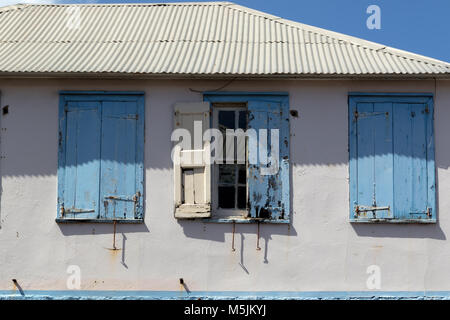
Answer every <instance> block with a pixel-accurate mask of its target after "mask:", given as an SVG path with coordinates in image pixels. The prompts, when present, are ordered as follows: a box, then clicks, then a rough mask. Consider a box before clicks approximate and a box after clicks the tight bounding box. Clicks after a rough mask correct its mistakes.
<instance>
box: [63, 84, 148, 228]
mask: <svg viewBox="0 0 450 320" xmlns="http://www.w3.org/2000/svg"><path fill="white" fill-rule="evenodd" d="M93 96H97V97H96V98H93ZM118 98H119V99H120V100H119V101H135V102H136V103H137V112H138V117H140V118H141V120H142V121H138V123H137V132H139V133H140V134H138V135H137V137H136V165H137V168H138V170H136V176H135V179H136V188H137V190H138V191H140V192H141V196H140V198H139V200H138V201H139V203H138V205H139V206H140V210H141V215H140V217H139V218H136V219H95V218H86V219H73V218H64V217H61V201H63V200H64V181H65V164H66V161H65V160H66V149H65V135H66V130H67V124H66V123H65V121H66V117H65V106H66V103H67V102H68V101H93V100H94V99H97V100H98V101H100V102H103V101H118ZM58 123H59V124H58V172H57V179H58V180H57V181H58V182H57V183H58V198H57V216H56V219H55V221H56V222H57V223H124V224H136V223H143V222H144V215H145V206H144V203H145V201H144V197H145V182H144V176H145V174H144V153H145V93H144V92H143V91H66V90H62V91H60V92H59V114H58ZM100 183H101V181H100V180H99V187H100ZM98 206H99V208H100V203H99V204H98Z"/></svg>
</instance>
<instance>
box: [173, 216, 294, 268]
mask: <svg viewBox="0 0 450 320" xmlns="http://www.w3.org/2000/svg"><path fill="white" fill-rule="evenodd" d="M178 224H179V225H180V226H181V227H182V228H183V232H184V234H185V235H186V236H187V237H190V238H195V239H200V240H209V241H217V242H225V234H228V235H229V236H228V237H227V238H228V241H229V247H230V251H232V249H233V240H232V239H233V224H232V223H205V222H203V223H202V222H199V221H178ZM234 230H235V232H234V249H235V250H236V251H238V250H239V252H240V266H241V267H242V268H243V269H244V271H245V272H247V273H248V271H247V269H246V268H245V265H244V242H246V241H250V239H249V238H247V236H248V235H251V238H253V239H252V240H251V241H254V248H255V250H257V251H259V250H263V252H264V261H263V262H264V263H269V260H268V252H269V242H270V240H272V235H280V236H288V237H297V236H298V234H297V231H296V230H295V228H294V227H293V225H292V223H291V224H270V223H261V224H259V238H258V224H257V223H251V224H247V223H242V224H239V223H236V224H235V229H234Z"/></svg>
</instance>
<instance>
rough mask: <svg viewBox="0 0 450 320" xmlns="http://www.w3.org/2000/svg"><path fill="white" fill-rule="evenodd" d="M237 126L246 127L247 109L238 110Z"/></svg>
mask: <svg viewBox="0 0 450 320" xmlns="http://www.w3.org/2000/svg"><path fill="white" fill-rule="evenodd" d="M239 128H240V129H247V111H239Z"/></svg>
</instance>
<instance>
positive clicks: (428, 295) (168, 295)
mask: <svg viewBox="0 0 450 320" xmlns="http://www.w3.org/2000/svg"><path fill="white" fill-rule="evenodd" d="M0 300H450V291H348V292H347V291H305V292H293V291H258V292H251V291H195V292H189V293H187V292H182V291H89V290H86V291H85V290H82V291H77V290H70V291H69V290H62V291H44V290H42V291H41V290H27V291H20V292H19V291H12V290H10V291H0Z"/></svg>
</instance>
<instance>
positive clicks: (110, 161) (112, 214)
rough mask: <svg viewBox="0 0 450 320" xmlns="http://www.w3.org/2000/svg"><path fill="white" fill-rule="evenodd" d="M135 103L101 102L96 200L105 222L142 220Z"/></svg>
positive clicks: (139, 133) (139, 123) (140, 122)
mask: <svg viewBox="0 0 450 320" xmlns="http://www.w3.org/2000/svg"><path fill="white" fill-rule="evenodd" d="M138 108H139V105H138V103H137V102H136V101H104V102H103V112H102V137H101V175H100V200H101V204H100V205H101V209H100V213H101V217H102V218H105V219H112V220H117V219H139V218H142V211H143V210H142V192H143V191H142V179H141V177H140V174H139V173H140V172H142V170H143V166H142V159H140V157H139V155H140V154H142V152H143V150H141V141H140V137H141V136H142V134H143V132H142V130H143V119H142V117H140V114H139V113H140V112H139V110H138Z"/></svg>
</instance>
